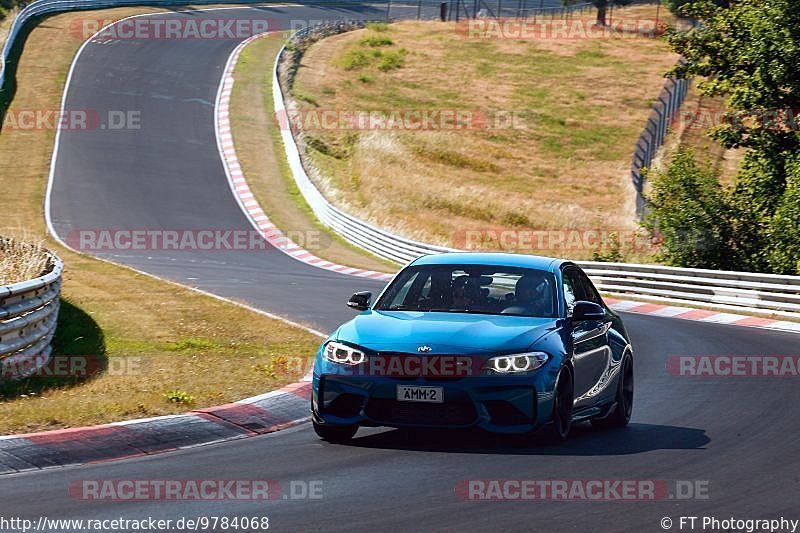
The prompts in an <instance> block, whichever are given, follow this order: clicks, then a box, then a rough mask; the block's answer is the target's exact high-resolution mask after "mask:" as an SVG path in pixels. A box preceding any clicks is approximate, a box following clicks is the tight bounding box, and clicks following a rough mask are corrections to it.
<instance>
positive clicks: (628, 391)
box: [592, 356, 633, 428]
mask: <svg viewBox="0 0 800 533" xmlns="http://www.w3.org/2000/svg"><path fill="white" fill-rule="evenodd" d="M632 412H633V359H632V358H631V357H630V356H626V357H625V359H623V360H622V369H621V370H620V373H619V383H618V384H617V397H616V405H615V406H614V412H613V413H611V414H610V415H608V416H607V417H606V418H603V419H600V420H592V425H593V426H596V427H599V428H624V427H625V426H627V425H628V422H630V421H631V413H632Z"/></svg>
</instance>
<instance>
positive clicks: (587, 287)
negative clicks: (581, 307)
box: [577, 271, 604, 306]
mask: <svg viewBox="0 0 800 533" xmlns="http://www.w3.org/2000/svg"><path fill="white" fill-rule="evenodd" d="M577 274H578V277H579V278H580V280H581V285H582V286H583V295H584V296H583V298H582V299H583V300H586V301H587V302H592V303H596V304H597V305H601V306H603V305H604V304H603V299H602V298H601V297H600V293H598V292H597V289H596V288H595V287H594V284H593V283H592V280H590V279H589V276H587V275H586V274H584V273H583V272H580V271H577Z"/></svg>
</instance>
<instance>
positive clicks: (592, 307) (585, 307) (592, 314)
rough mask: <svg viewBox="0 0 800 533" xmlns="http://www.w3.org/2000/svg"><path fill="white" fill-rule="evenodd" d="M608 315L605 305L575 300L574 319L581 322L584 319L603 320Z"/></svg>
mask: <svg viewBox="0 0 800 533" xmlns="http://www.w3.org/2000/svg"><path fill="white" fill-rule="evenodd" d="M605 317H606V310H605V309H603V306H601V305H598V304H596V303H594V302H584V301H580V302H575V307H573V308H572V320H574V321H575V322H580V321H583V320H603V319H604V318H605Z"/></svg>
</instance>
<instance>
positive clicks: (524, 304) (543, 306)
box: [502, 274, 552, 316]
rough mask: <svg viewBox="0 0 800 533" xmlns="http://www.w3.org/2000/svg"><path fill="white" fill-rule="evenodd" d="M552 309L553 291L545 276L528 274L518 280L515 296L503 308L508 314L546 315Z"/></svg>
mask: <svg viewBox="0 0 800 533" xmlns="http://www.w3.org/2000/svg"><path fill="white" fill-rule="evenodd" d="M551 311H552V291H551V290H550V288H549V284H548V283H547V279H545V278H544V277H543V276H541V277H540V276H537V275H530V274H527V275H525V276H522V277H521V278H519V279H518V280H517V284H516V286H515V288H514V298H513V300H512V302H511V304H510V305H509V306H508V307H506V308H505V309H503V311H502V313H503V314H508V315H533V316H545V315H546V314H548V313H550V312H551Z"/></svg>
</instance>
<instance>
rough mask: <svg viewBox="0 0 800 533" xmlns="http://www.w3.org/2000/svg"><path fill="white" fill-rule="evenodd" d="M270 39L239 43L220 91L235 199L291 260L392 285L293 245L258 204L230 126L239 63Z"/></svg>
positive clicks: (221, 132) (220, 121)
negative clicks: (247, 49) (254, 43)
mask: <svg viewBox="0 0 800 533" xmlns="http://www.w3.org/2000/svg"><path fill="white" fill-rule="evenodd" d="M266 35H269V33H260V34H258V35H254V36H252V37H250V38H249V39H246V40H244V41H242V42H241V43H239V45H238V46H237V47H236V48H235V49H234V51H233V53H232V54H231V56H230V57H229V58H228V63H227V65H226V66H225V72H224V74H223V76H222V82H221V83H220V87H219V91H218V92H217V101H216V105H215V108H214V116H215V121H216V124H215V127H216V133H217V145H218V147H219V153H220V157H221V158H222V162H223V165H224V166H225V172H226V174H227V176H228V182H229V184H230V186H231V190H232V191H233V195H234V197H235V198H236V200H237V201H238V203H239V205H240V206H241V208H242V210H243V211H244V212H245V214H246V215H247V217H248V218H249V219H250V223H251V224H252V225H253V227H254V228H256V229H257V230H258V231H259V232H260V233H261V235H262V236H263V237H264V239H266V240H267V242H269V243H270V244H271V245H272V246H274V247H275V248H277V249H278V250H280V251H282V252H284V253H285V254H288V255H289V256H291V257H293V258H294V259H297V260H298V261H302V262H303V263H307V264H309V265H312V266H315V267H318V268H323V269H325V270H332V271H334V272H339V273H341V274H348V275H351V276H358V277H362V278H370V279H376V280H380V281H388V280H390V279H392V275H391V274H386V273H385V272H375V271H373V270H362V269H360V268H353V267H348V266H344V265H337V264H336V263H332V262H330V261H326V260H325V259H321V258H319V257H317V256H315V255H314V254H312V253H311V252H309V251H308V250H306V249H304V248H302V247H300V246H299V245H298V244H297V243H295V242H294V241H292V240H291V239H290V238H288V237H287V236H286V235H284V234H283V232H282V231H281V230H280V229H278V228H277V227H276V226H275V224H273V223H272V222H271V221H270V219H269V217H268V216H267V215H266V213H264V210H263V209H261V206H260V205H259V203H258V201H257V200H256V198H255V196H254V195H253V192H252V191H251V190H250V187H249V186H248V185H247V181H246V180H245V178H244V174H243V173H242V167H241V165H240V164H239V159H238V157H237V156H236V149H235V148H234V145H233V135H232V133H231V123H230V100H231V93H232V92H233V70H234V68H235V67H236V62H237V61H238V60H239V55H240V54H241V52H242V50H243V49H244V47H245V46H247V45H248V44H249V43H251V42H252V41H254V40H255V39H259V38H261V37H264V36H266Z"/></svg>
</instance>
